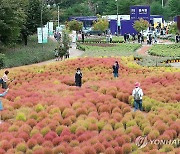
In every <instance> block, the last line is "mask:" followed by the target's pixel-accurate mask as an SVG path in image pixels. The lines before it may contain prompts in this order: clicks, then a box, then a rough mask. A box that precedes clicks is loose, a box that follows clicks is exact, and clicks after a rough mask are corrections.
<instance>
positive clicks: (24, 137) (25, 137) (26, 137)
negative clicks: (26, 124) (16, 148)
mask: <svg viewBox="0 0 180 154" xmlns="http://www.w3.org/2000/svg"><path fill="white" fill-rule="evenodd" d="M18 137H19V138H22V139H23V140H24V141H25V142H27V141H28V140H29V138H30V136H29V134H27V133H25V132H20V133H19V135H18Z"/></svg>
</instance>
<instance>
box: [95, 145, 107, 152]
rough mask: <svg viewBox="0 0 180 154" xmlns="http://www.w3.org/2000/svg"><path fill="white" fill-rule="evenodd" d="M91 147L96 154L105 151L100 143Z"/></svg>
mask: <svg viewBox="0 0 180 154" xmlns="http://www.w3.org/2000/svg"><path fill="white" fill-rule="evenodd" d="M93 147H94V149H95V150H96V153H103V152H104V151H105V148H104V146H103V145H102V144H101V143H96V144H95V145H94V146H93Z"/></svg>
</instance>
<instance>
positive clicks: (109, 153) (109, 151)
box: [105, 147, 115, 154]
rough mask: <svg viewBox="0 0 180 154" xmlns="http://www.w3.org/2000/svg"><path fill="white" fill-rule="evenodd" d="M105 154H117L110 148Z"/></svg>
mask: <svg viewBox="0 0 180 154" xmlns="http://www.w3.org/2000/svg"><path fill="white" fill-rule="evenodd" d="M105 154H115V151H114V149H113V148H111V147H109V148H107V149H106V151H105Z"/></svg>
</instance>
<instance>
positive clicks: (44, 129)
mask: <svg viewBox="0 0 180 154" xmlns="http://www.w3.org/2000/svg"><path fill="white" fill-rule="evenodd" d="M50 131H51V130H50V128H49V127H44V128H43V129H41V134H42V135H43V136H45V135H46V134H47V133H48V132H50Z"/></svg>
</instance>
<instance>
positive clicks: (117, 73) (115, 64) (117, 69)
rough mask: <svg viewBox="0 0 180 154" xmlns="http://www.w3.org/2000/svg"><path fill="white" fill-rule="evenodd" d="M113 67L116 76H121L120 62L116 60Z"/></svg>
mask: <svg viewBox="0 0 180 154" xmlns="http://www.w3.org/2000/svg"><path fill="white" fill-rule="evenodd" d="M112 68H113V74H114V77H115V78H117V77H119V63H118V61H115V63H114V65H113V67H112Z"/></svg>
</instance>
